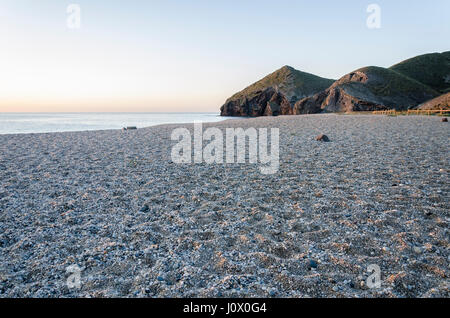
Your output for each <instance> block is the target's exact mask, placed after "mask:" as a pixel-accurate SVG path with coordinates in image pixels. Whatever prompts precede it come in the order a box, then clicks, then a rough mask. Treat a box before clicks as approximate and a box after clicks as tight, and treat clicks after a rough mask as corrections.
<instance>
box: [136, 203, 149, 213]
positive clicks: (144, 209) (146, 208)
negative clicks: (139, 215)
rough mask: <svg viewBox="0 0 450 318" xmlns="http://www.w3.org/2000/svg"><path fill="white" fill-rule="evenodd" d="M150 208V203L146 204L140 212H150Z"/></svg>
mask: <svg viewBox="0 0 450 318" xmlns="http://www.w3.org/2000/svg"><path fill="white" fill-rule="evenodd" d="M149 210H150V208H149V207H148V204H144V205H143V206H142V208H141V209H140V210H139V211H140V212H148V211H149Z"/></svg>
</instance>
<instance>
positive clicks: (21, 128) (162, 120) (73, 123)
mask: <svg viewBox="0 0 450 318" xmlns="http://www.w3.org/2000/svg"><path fill="white" fill-rule="evenodd" d="M225 119H227V117H221V116H220V114H219V113H218V112H14V113H13V112H0V135H10V134H11V135H12V134H29V133H55V132H75V131H95V130H109V129H122V128H124V127H128V126H134V127H137V128H144V127H151V126H157V125H162V124H180V123H193V122H197V121H202V122H218V121H222V120H225Z"/></svg>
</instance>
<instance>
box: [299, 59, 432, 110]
mask: <svg viewBox="0 0 450 318" xmlns="http://www.w3.org/2000/svg"><path fill="white" fill-rule="evenodd" d="M437 94H438V93H437V92H436V91H434V90H433V89H431V88H429V87H427V86H426V85H424V84H422V83H419V82H417V81H415V80H413V79H410V78H408V77H406V76H404V75H402V74H399V73H397V72H395V71H392V70H389V69H385V68H381V67H375V66H370V67H365V68H362V69H359V70H356V71H354V72H352V73H349V74H347V75H345V76H344V77H342V78H341V79H339V80H338V81H336V82H335V83H334V84H333V85H331V87H329V88H328V89H326V90H325V91H323V92H320V93H318V94H316V95H314V96H311V97H308V98H304V99H302V100H300V101H298V102H297V103H296V104H295V105H294V111H293V112H294V114H310V113H320V112H352V111H374V110H384V109H398V110H404V109H408V108H412V107H415V106H417V105H418V104H419V103H421V102H423V101H425V100H428V99H430V98H433V97H435V96H437Z"/></svg>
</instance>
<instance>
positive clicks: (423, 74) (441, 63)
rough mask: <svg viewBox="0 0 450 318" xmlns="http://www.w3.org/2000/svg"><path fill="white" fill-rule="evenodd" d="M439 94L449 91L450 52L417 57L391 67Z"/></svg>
mask: <svg viewBox="0 0 450 318" xmlns="http://www.w3.org/2000/svg"><path fill="white" fill-rule="evenodd" d="M390 69H391V70H394V71H396V72H398V73H401V74H403V75H406V76H408V77H410V78H412V79H415V80H417V81H419V82H421V83H423V84H425V85H428V86H429V87H431V88H433V89H434V90H437V91H439V92H441V93H444V92H448V91H449V89H450V51H447V52H443V53H431V54H425V55H419V56H416V57H413V58H411V59H408V60H406V61H403V62H400V63H398V64H396V65H394V66H392V67H390Z"/></svg>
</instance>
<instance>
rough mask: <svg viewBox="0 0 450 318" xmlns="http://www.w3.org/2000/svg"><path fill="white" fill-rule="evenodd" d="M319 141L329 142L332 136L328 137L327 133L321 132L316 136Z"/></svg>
mask: <svg viewBox="0 0 450 318" xmlns="http://www.w3.org/2000/svg"><path fill="white" fill-rule="evenodd" d="M316 140H317V141H322V142H329V141H330V138H328V136H327V135H324V134H320V135H319V136H317V137H316Z"/></svg>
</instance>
